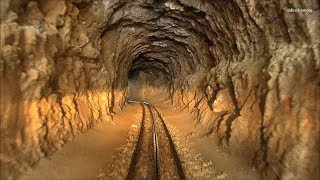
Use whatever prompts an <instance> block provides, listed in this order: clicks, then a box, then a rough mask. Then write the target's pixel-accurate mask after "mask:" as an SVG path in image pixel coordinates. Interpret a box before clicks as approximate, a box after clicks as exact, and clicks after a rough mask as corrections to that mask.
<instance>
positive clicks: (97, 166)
mask: <svg viewBox="0 0 320 180" xmlns="http://www.w3.org/2000/svg"><path fill="white" fill-rule="evenodd" d="M154 107H155V108H156V109H158V110H159V113H160V114H161V117H162V118H163V120H164V122H165V124H166V126H167V129H168V131H169V133H170V136H171V138H172V141H173V143H174V146H175V149H176V151H177V154H178V156H179V158H180V160H181V164H182V168H183V171H184V175H185V177H186V178H187V179H198V178H201V179H203V178H205V179H235V178H236V179H239V177H241V178H242V179H259V178H258V175H257V173H256V171H255V170H254V168H253V167H252V166H250V165H248V164H245V161H244V160H241V159H239V157H231V156H230V155H229V154H226V153H224V152H222V150H221V149H220V148H218V147H217V146H214V145H213V143H212V141H213V139H212V138H213V137H210V136H209V137H203V136H201V129H199V128H198V129H197V127H196V126H195V125H194V124H192V123H191V122H193V121H192V119H191V117H190V115H189V114H188V113H187V112H186V111H180V110H176V109H175V108H173V107H172V106H171V105H170V103H169V102H161V103H157V104H154ZM142 114H143V112H142V108H141V106H140V105H139V103H128V104H127V105H126V106H125V107H124V109H123V110H122V111H121V112H119V113H117V114H116V115H115V117H114V120H115V121H114V122H115V124H112V123H110V122H105V123H100V124H99V125H98V126H96V127H95V128H93V129H92V130H90V131H89V132H87V133H85V134H82V135H79V136H77V137H76V138H75V139H74V141H72V142H69V143H67V144H66V145H64V146H63V147H62V148H61V150H59V151H58V152H57V153H55V154H54V155H52V156H51V157H49V158H43V159H41V160H40V162H39V164H37V165H36V166H35V167H34V168H33V169H30V170H29V171H28V172H27V173H26V174H25V175H24V176H22V177H21V179H25V180H27V179H125V178H126V177H127V175H128V170H129V167H130V163H132V162H131V161H132V156H133V154H134V150H135V147H136V144H137V139H138V137H139V136H138V134H139V132H140V125H141V122H142V121H141V119H142ZM145 114H146V116H147V115H150V112H149V113H148V112H146V113H145ZM148 118H150V117H145V120H146V122H145V123H147V124H148V123H149V126H150V122H148V121H147V119H148ZM186 122H188V123H186ZM156 127H160V125H159V124H158V125H157V126H156ZM145 133H148V132H145ZM159 136H161V134H160V135H159ZM158 138H160V139H161V137H158ZM159 142H161V141H159ZM210 142H211V143H210ZM161 143H163V142H161ZM161 143H160V145H159V147H160V148H159V152H160V153H159V156H160V166H161V165H162V167H161V170H160V179H179V176H178V175H174V173H173V171H174V170H170V169H171V168H174V167H173V166H170V165H166V164H168V163H166V162H164V161H170V160H169V159H170V158H169V155H168V154H165V153H166V152H165V151H166V150H167V148H163V147H164V146H162V145H161ZM161 147H162V148H161ZM150 148H152V147H144V149H150ZM161 156H162V157H161ZM163 156H166V157H163ZM145 161H146V162H144V164H143V163H142V166H141V167H140V170H139V171H138V172H139V173H137V174H138V175H137V174H136V176H135V178H134V179H141V178H143V179H151V176H150V173H149V174H148V173H147V171H148V169H150V167H151V166H152V163H151V162H150V163H148V162H149V161H148V160H145ZM140 164H141V163H140ZM127 178H128V177H127Z"/></svg>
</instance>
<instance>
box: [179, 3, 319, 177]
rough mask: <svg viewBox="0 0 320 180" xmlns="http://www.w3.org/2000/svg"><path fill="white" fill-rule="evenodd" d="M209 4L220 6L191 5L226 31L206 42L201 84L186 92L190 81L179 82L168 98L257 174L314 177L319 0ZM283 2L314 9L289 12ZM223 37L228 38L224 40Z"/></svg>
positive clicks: (317, 145) (317, 119) (317, 112)
mask: <svg viewBox="0 0 320 180" xmlns="http://www.w3.org/2000/svg"><path fill="white" fill-rule="evenodd" d="M225 3H226V2H225ZM210 4H211V5H212V4H215V5H216V7H217V6H218V5H219V3H218V2H213V3H209V2H205V3H203V4H199V6H198V8H199V9H203V11H207V13H208V16H209V17H207V19H209V22H210V23H211V24H212V25H211V27H212V30H213V32H216V33H217V34H218V33H220V32H219V29H217V28H215V27H216V26H218V27H223V26H224V30H225V33H226V37H225V36H222V37H224V38H223V39H222V38H221V39H220V38H219V36H218V38H215V40H216V43H217V45H213V46H212V48H211V50H212V53H213V54H214V57H216V59H217V61H218V63H217V65H216V66H215V67H213V68H212V69H211V70H210V72H209V73H208V75H207V76H206V77H203V76H202V78H203V79H204V80H203V82H204V83H203V84H204V85H205V86H204V88H205V89H204V88H203V89H202V91H201V90H200V91H199V90H198V91H196V92H193V91H194V90H192V89H194V88H193V87H190V86H191V84H194V83H190V84H188V85H186V86H184V87H185V88H181V89H180V87H178V88H177V90H176V91H175V97H174V100H173V103H174V104H175V105H179V106H180V107H183V108H188V109H189V110H190V111H191V112H192V113H193V114H194V115H195V117H196V118H197V119H198V121H199V124H201V125H202V126H203V128H204V135H209V134H214V135H215V136H216V137H217V141H216V143H218V144H220V145H221V146H223V147H224V149H226V150H228V151H230V152H232V153H233V154H237V155H241V156H243V157H245V158H247V159H248V161H249V162H252V163H254V164H255V165H256V167H257V168H258V170H260V172H261V174H262V177H263V178H265V179H277V178H281V179H316V178H317V177H319V161H318V159H319V152H318V150H319V103H320V101H319V28H318V27H317V26H319V22H318V20H317V18H316V16H318V15H319V4H318V2H316V1H305V2H303V3H302V2H300V3H296V2H293V1H290V2H288V1H287V2H283V1H280V2H277V1H268V2H258V1H252V2H244V1H235V2H232V3H231V4H233V7H232V8H231V7H230V6H226V7H225V8H222V9H220V11H219V13H214V14H213V13H212V11H210V10H211V9H210ZM221 4H223V3H222V2H220V5H221ZM226 4H228V3H226ZM224 5H225V4H224ZM221 7H224V6H222V5H221ZM229 7H230V8H229ZM288 8H311V9H313V12H312V13H309V14H308V13H298V14H297V13H290V12H287V9H288ZM221 11H227V12H226V13H222V12H221ZM210 13H211V14H212V16H214V17H210ZM233 13H236V14H237V15H238V17H237V18H232V14H233ZM217 16H218V17H217ZM219 17H221V18H220V19H219V21H215V20H214V18H219ZM211 18H212V19H211ZM217 22H219V24H220V25H217V24H216V23H217ZM228 33H229V34H228ZM229 35H230V36H231V37H230V38H234V40H226V39H227V38H228V37H229ZM228 43H229V44H228ZM230 43H235V44H234V46H232V44H230ZM224 45H225V46H224ZM219 46H223V47H222V48H219ZM232 47H234V49H231V48H232ZM221 51H224V52H221ZM194 78H195V79H196V78H200V79H201V76H197V77H194ZM205 78H206V79H205ZM196 81H198V80H196ZM186 89H187V90H186Z"/></svg>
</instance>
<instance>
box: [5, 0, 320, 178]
mask: <svg viewBox="0 0 320 180" xmlns="http://www.w3.org/2000/svg"><path fill="white" fill-rule="evenodd" d="M0 3H1V41H0V42H1V46H0V47H1V51H0V54H1V61H0V63H1V64H0V77H1V172H2V173H1V175H2V176H4V177H16V176H17V175H18V174H19V173H21V172H23V171H25V169H27V168H29V167H30V166H32V165H34V164H35V163H36V162H37V161H38V160H39V159H40V158H41V157H43V156H48V155H50V154H51V153H53V152H54V151H56V150H57V149H59V148H60V147H61V145H63V144H64V143H65V142H67V141H69V140H71V139H72V138H73V137H74V136H75V135H76V134H77V133H83V132H86V131H87V130H88V129H89V128H91V127H93V126H94V124H96V123H97V122H99V121H112V118H111V117H112V114H113V113H114V112H115V111H117V110H119V109H121V107H122V106H123V105H124V104H125V101H126V99H127V94H128V92H127V86H128V73H129V72H130V71H139V70H143V69H149V70H151V71H160V72H161V76H166V77H165V78H163V79H166V81H167V80H168V81H169V83H164V84H163V86H165V87H166V88H165V89H167V91H168V97H170V99H171V100H172V103H173V104H174V106H176V107H180V108H188V110H189V111H190V112H191V113H192V114H193V115H194V116H195V119H196V120H197V121H198V124H199V125H201V126H203V128H204V135H209V134H212V135H214V136H216V137H217V138H216V139H217V140H216V142H212V143H217V144H219V145H221V146H223V147H226V150H228V151H230V152H231V153H234V154H240V155H242V156H245V157H246V158H247V160H248V161H249V162H252V163H253V164H255V165H256V167H257V169H258V170H259V171H260V172H261V175H262V177H264V178H267V179H276V178H279V177H280V178H283V179H291V178H295V179H305V178H310V179H312V178H314V177H317V176H319V172H318V168H319V161H317V160H318V159H319V152H318V150H319V104H320V102H319V78H318V77H319V66H320V58H319V37H318V35H319V28H318V27H319V21H318V17H319V2H317V1H315V0H308V1H303V2H296V1H295V0H288V1H275V0H270V1H267V2H261V1H244V0H215V1H209V0H167V1H163V0H159V1H156V0H154V1H153V0H135V1H131V0H50V1H49V0H38V1H31V0H24V1H20V0H1V2H0ZM288 8H311V9H312V10H313V11H312V13H290V12H287V9H288ZM145 72H148V71H147V70H146V71H145ZM161 76H160V77H161Z"/></svg>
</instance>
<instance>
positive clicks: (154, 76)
mask: <svg viewBox="0 0 320 180" xmlns="http://www.w3.org/2000/svg"><path fill="white" fill-rule="evenodd" d="M172 81H173V76H172V74H171V72H170V70H169V64H168V63H166V62H163V61H161V60H159V59H153V58H146V57H144V56H141V57H140V56H139V57H138V58H136V59H135V60H133V62H132V65H131V68H130V69H129V72H128V100H129V101H130V100H134V101H141V102H149V103H157V102H163V101H167V100H169V98H170V89H171V86H172Z"/></svg>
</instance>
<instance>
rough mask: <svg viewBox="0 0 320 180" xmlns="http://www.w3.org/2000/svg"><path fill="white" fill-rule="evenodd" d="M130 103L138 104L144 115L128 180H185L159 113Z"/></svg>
mask: <svg viewBox="0 0 320 180" xmlns="http://www.w3.org/2000/svg"><path fill="white" fill-rule="evenodd" d="M129 103H139V104H140V105H141V107H142V113H143V115H142V120H141V127H140V132H139V135H138V136H139V137H138V141H137V144H136V147H135V150H134V152H133V156H132V159H131V163H130V166H129V170H128V174H127V177H126V179H127V180H130V179H142V178H143V179H145V178H147V179H155V180H157V179H168V178H170V179H185V175H184V171H183V168H182V163H181V160H180V158H179V155H178V153H177V151H176V148H175V145H174V143H173V140H172V137H171V135H170V132H169V130H168V128H167V126H166V124H165V122H164V119H163V117H162V115H161V114H160V112H159V111H158V110H157V109H156V108H155V107H154V106H152V105H150V104H148V103H145V102H139V101H129Z"/></svg>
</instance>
